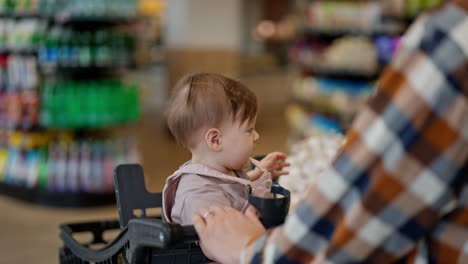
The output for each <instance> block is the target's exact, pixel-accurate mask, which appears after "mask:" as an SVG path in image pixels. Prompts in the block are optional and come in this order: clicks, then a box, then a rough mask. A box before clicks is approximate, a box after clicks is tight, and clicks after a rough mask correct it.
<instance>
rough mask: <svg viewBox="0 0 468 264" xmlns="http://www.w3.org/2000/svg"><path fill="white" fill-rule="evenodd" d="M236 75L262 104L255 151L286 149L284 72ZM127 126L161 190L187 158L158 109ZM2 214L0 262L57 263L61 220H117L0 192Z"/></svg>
mask: <svg viewBox="0 0 468 264" xmlns="http://www.w3.org/2000/svg"><path fill="white" fill-rule="evenodd" d="M240 79H241V80H242V81H243V82H245V83H246V84H247V85H248V86H249V87H250V88H251V89H253V90H254V91H255V93H256V94H257V96H258V97H259V99H260V102H261V109H260V114H259V116H258V121H257V130H258V131H259V133H260V141H259V142H258V144H257V148H256V151H255V154H262V153H267V152H270V151H274V150H279V151H286V147H285V144H286V137H287V134H288V126H287V124H286V121H285V119H284V105H285V103H286V101H287V100H288V94H289V87H290V84H289V81H288V79H287V76H286V74H285V73H283V72H272V73H262V74H250V75H248V76H244V77H242V78H240ZM155 109H157V108H155ZM128 130H129V132H130V133H132V134H135V135H136V136H137V139H138V143H139V147H140V152H141V155H142V158H143V162H144V170H145V175H146V178H147V184H148V186H149V189H150V190H151V191H160V190H161V189H162V186H163V184H164V181H165V178H166V177H167V176H168V175H169V174H171V173H172V171H174V170H175V169H176V168H177V167H178V166H179V165H181V164H182V163H183V162H184V161H186V160H187V159H189V158H190V157H189V154H188V152H187V151H185V150H184V149H183V148H182V147H180V146H179V145H177V144H176V143H175V142H174V141H173V140H172V139H171V137H170V136H169V134H168V133H169V132H168V131H167V130H166V129H165V127H164V125H163V119H162V114H161V113H160V112H159V111H147V112H146V113H145V114H144V115H143V118H142V120H141V121H140V122H139V123H138V124H136V125H134V126H133V127H131V128H129V129H128ZM0 212H1V215H2V216H1V217H0V234H1V236H0V264H3V263H37V264H50V263H58V248H59V247H60V245H61V241H60V239H59V229H58V226H59V224H60V223H64V222H82V221H93V220H105V219H117V218H118V216H117V210H116V208H115V206H113V205H112V206H105V207H97V208H88V209H62V208H48V207H43V206H37V205H31V204H25V203H22V202H18V201H16V200H12V199H10V198H6V197H3V196H0ZM110 235H112V234H110ZM84 239H85V238H84Z"/></svg>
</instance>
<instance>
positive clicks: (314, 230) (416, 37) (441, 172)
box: [241, 0, 468, 263]
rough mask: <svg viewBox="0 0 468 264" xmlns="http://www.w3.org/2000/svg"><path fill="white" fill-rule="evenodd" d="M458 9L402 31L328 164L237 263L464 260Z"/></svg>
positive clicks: (465, 36) (462, 44)
mask: <svg viewBox="0 0 468 264" xmlns="http://www.w3.org/2000/svg"><path fill="white" fill-rule="evenodd" d="M467 12H468V1H467V0H464V1H454V2H451V3H447V4H445V5H443V6H441V7H439V8H438V9H437V10H434V11H433V13H432V14H430V15H425V16H422V17H420V18H419V19H418V21H417V22H416V23H415V24H414V25H413V26H412V27H411V28H410V29H409V31H408V32H407V34H406V35H405V37H404V38H403V42H402V46H401V47H400V50H399V52H398V54H397V55H396V56H395V58H394V61H393V62H392V65H391V66H390V67H388V68H387V69H386V71H385V73H384V74H383V76H382V78H381V79H380V80H379V82H378V85H377V86H378V89H377V92H376V94H375V95H374V96H373V97H372V98H371V99H370V101H369V104H368V105H367V106H366V107H365V108H364V109H363V110H362V111H361V112H360V113H359V115H358V116H357V118H356V119H355V121H354V123H353V125H352V127H351V128H350V130H349V131H348V133H347V137H346V143H345V144H344V146H343V148H342V149H341V151H340V152H339V154H338V156H337V157H336V159H335V161H334V163H333V165H332V166H331V168H330V169H329V170H328V171H327V172H326V173H325V174H324V175H323V176H322V177H320V178H319V179H317V182H316V184H314V185H313V186H311V187H310V188H309V189H308V191H307V192H306V193H305V194H304V196H303V197H302V199H301V202H300V203H299V205H298V206H297V208H296V209H295V211H294V212H292V213H291V215H290V216H289V217H288V218H287V220H286V223H285V224H284V225H283V226H281V227H279V228H276V229H271V230H269V231H268V232H267V234H266V235H264V236H262V237H260V238H259V239H257V240H256V241H254V242H252V243H250V244H249V246H248V247H246V248H245V249H244V250H243V252H242V254H241V260H242V262H243V263H310V262H314V263H385V262H394V261H397V260H401V261H405V262H408V263H457V262H458V263H468V183H467V178H468V169H467V168H468V166H467V157H468V16H467Z"/></svg>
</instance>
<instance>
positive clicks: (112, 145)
mask: <svg viewBox="0 0 468 264" xmlns="http://www.w3.org/2000/svg"><path fill="white" fill-rule="evenodd" d="M139 162H140V157H139V154H138V150H137V146H136V143H135V141H133V140H130V139H114V140H107V141H99V140H96V141H79V142H56V143H53V144H51V145H49V147H48V148H47V149H29V150H26V149H20V148H14V147H10V148H8V149H0V182H4V183H6V184H11V185H16V186H23V187H27V188H39V189H41V190H46V191H49V192H69V193H79V192H86V193H102V192H112V191H113V190H114V185H113V170H114V168H115V167H116V166H117V165H119V164H125V163H139Z"/></svg>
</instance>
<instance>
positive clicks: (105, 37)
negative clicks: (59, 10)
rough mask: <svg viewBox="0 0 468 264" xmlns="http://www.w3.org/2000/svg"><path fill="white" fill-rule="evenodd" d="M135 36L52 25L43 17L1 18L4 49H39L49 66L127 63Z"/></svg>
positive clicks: (1, 46)
mask: <svg viewBox="0 0 468 264" xmlns="http://www.w3.org/2000/svg"><path fill="white" fill-rule="evenodd" d="M133 47H134V37H133V36H132V35H131V34H129V33H127V32H125V31H118V32H117V31H111V30H104V29H103V30H97V31H89V30H85V31H77V30H74V29H72V28H70V27H64V26H61V25H56V26H53V27H52V28H49V27H48V23H47V21H44V20H41V19H34V18H31V19H23V20H13V19H0V50H1V49H3V50H6V51H12V52H16V51H29V52H35V51H38V52H39V63H40V64H41V65H46V66H51V67H54V66H67V67H89V66H99V67H103V66H114V65H116V66H122V67H123V66H126V65H128V64H129V63H130V61H131V56H132V50H133Z"/></svg>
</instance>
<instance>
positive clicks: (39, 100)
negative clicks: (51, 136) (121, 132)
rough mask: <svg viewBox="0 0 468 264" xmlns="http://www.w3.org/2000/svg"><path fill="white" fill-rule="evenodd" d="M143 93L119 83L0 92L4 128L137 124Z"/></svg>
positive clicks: (70, 84)
mask: <svg viewBox="0 0 468 264" xmlns="http://www.w3.org/2000/svg"><path fill="white" fill-rule="evenodd" d="M139 117H140V98H139V91H138V88H137V87H136V86H135V85H128V84H124V83H121V82H119V81H96V82H71V81H69V82H58V83H46V84H45V85H44V87H43V88H42V89H41V91H40V92H39V91H38V90H37V89H26V90H8V89H7V90H2V89H0V127H3V128H6V129H16V128H22V129H30V128H32V127H37V126H42V127H47V128H71V129H75V128H78V129H79V128H91V129H92V128H105V127H108V126H114V125H119V124H124V123H129V122H134V121H137V120H138V119H139Z"/></svg>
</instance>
